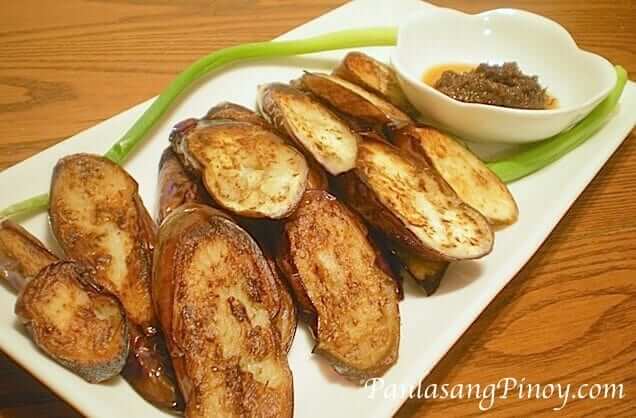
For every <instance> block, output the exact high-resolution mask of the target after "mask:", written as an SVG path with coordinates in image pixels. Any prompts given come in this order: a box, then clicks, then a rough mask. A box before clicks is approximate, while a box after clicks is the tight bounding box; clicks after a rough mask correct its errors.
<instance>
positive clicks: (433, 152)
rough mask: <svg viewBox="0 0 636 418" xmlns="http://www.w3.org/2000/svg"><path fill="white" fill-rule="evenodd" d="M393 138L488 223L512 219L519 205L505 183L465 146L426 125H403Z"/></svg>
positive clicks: (517, 214)
mask: <svg viewBox="0 0 636 418" xmlns="http://www.w3.org/2000/svg"><path fill="white" fill-rule="evenodd" d="M394 140H395V143H396V145H397V146H398V147H399V148H401V149H403V150H405V151H408V152H410V153H412V154H413V155H415V156H417V157H419V158H423V159H425V160H426V161H427V162H428V163H429V164H431V165H432V166H433V167H434V168H435V169H436V170H437V172H438V173H439V174H440V175H441V176H442V177H443V178H444V180H446V182H447V183H448V184H449V185H450V186H451V187H452V188H453V190H455V192H456V193H457V195H458V196H459V197H460V199H462V200H463V201H464V202H466V203H467V204H468V205H470V206H472V207H473V208H475V209H476V210H477V211H478V212H479V213H481V214H482V215H484V217H486V219H487V220H488V222H489V223H490V224H491V225H493V226H495V227H502V226H506V225H510V224H513V223H515V222H516V220H517V217H518V216H519V209H518V207H517V203H516V202H515V200H514V198H513V197H512V194H511V193H510V191H509V190H508V187H506V185H505V184H504V183H503V182H502V181H501V180H500V179H499V177H497V175H496V174H495V173H493V172H492V171H490V169H489V168H488V167H487V166H486V165H485V164H484V163H483V162H482V161H481V160H480V159H479V158H477V156H476V155H475V154H473V153H472V152H470V150H468V149H467V148H466V147H465V146H463V145H461V144H459V143H458V142H457V141H455V140H454V139H452V138H450V137H449V136H448V135H446V134H443V133H442V132H440V131H438V130H437V129H434V128H430V127H417V128H416V127H410V128H407V129H404V130H402V131H400V132H399V133H398V134H397V135H396V136H395V138H394Z"/></svg>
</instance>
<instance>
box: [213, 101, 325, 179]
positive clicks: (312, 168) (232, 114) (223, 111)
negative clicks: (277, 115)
mask: <svg viewBox="0 0 636 418" xmlns="http://www.w3.org/2000/svg"><path fill="white" fill-rule="evenodd" d="M205 119H209V120H231V121H234V122H246V123H251V124H253V125H258V126H260V127H261V128H265V129H268V130H271V131H272V132H275V133H277V134H278V135H282V134H280V133H279V132H278V131H277V130H276V129H274V127H273V126H272V125H270V124H269V123H268V122H267V121H266V120H265V119H263V118H262V117H261V115H259V114H258V113H256V112H254V111H252V110H250V109H248V108H246V107H243V106H241V105H238V104H235V103H231V102H224V103H221V104H218V105H216V106H214V107H213V108H212V109H210V110H209V111H208V113H207V114H206V115H205ZM292 143H293V141H292ZM307 164H308V166H309V174H308V175H307V190H310V189H320V190H327V188H328V187H329V182H328V180H327V175H326V174H325V172H324V170H323V169H322V167H320V165H319V164H318V163H316V161H315V160H314V159H313V158H308V159H307Z"/></svg>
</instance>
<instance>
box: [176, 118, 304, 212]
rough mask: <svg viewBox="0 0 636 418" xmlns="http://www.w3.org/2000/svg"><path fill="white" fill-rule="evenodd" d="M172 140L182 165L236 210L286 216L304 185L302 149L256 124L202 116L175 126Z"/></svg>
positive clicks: (220, 201)
mask: <svg viewBox="0 0 636 418" xmlns="http://www.w3.org/2000/svg"><path fill="white" fill-rule="evenodd" d="M171 141H172V143H173V149H174V150H175V152H176V153H177V154H178V155H179V158H180V159H181V161H182V162H183V163H184V165H186V167H187V168H188V169H189V170H191V171H193V172H195V173H198V174H200V175H201V177H202V180H203V184H204V185H205V187H206V189H207V190H208V192H209V193H210V195H211V197H212V198H213V199H214V201H215V202H216V203H218V204H219V205H220V206H221V207H223V208H224V209H227V210H229V211H231V212H233V213H235V214H237V215H240V216H246V217H252V218H271V219H279V218H284V217H286V216H288V215H289V214H290V213H291V212H292V211H293V210H294V209H295V208H296V205H297V204H298V201H299V200H300V197H301V196H302V193H303V192H304V191H305V187H306V184H307V172H308V168H307V162H306V161H305V158H304V157H303V155H302V154H301V153H300V152H298V151H297V150H296V149H295V148H293V147H291V146H290V145H288V144H286V143H285V140H284V139H282V138H280V137H279V136H277V135H276V134H274V133H273V132H271V131H269V130H267V129H264V128H262V127H260V126H257V125H254V124H251V123H246V122H234V121H225V120H219V121H214V120H212V121H208V120H201V121H197V122H196V123H194V124H192V125H189V126H188V127H187V128H186V129H183V128H178V129H176V130H175V131H174V132H173V134H172V137H171Z"/></svg>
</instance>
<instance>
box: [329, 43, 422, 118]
mask: <svg viewBox="0 0 636 418" xmlns="http://www.w3.org/2000/svg"><path fill="white" fill-rule="evenodd" d="M333 75H335V76H336V77H340V78H341V79H343V80H347V81H349V82H351V83H353V84H357V85H358V86H360V87H362V88H364V89H365V90H368V91H370V92H372V93H375V94H376V95H378V96H380V97H382V98H384V99H385V100H387V101H388V102H390V103H391V104H393V105H394V106H396V107H397V108H399V109H400V110H402V111H403V112H405V113H407V114H408V115H411V116H416V115H417V113H418V112H417V111H416V110H415V108H414V107H413V105H411V103H410V102H409V101H408V99H407V98H406V95H405V94H404V92H403V91H402V88H401V87H400V83H399V81H398V78H397V75H396V74H395V70H393V68H391V67H390V66H389V65H386V64H384V63H383V62H380V61H378V60H376V59H375V58H372V57H370V56H368V55H366V54H364V53H362V52H357V51H354V52H350V53H348V54H347V55H346V56H345V57H344V59H343V60H342V62H341V63H340V65H338V67H336V69H335V70H333Z"/></svg>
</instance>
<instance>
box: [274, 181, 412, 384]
mask: <svg viewBox="0 0 636 418" xmlns="http://www.w3.org/2000/svg"><path fill="white" fill-rule="evenodd" d="M381 257H382V256H381V254H380V252H379V251H378V250H377V249H376V248H375V247H374V246H373V245H372V243H371V242H370V241H369V239H368V232H367V230H366V228H365V227H364V225H363V223H362V221H361V220H360V219H359V218H358V217H357V216H356V215H354V214H353V213H352V212H351V211H350V210H349V209H347V208H346V207H345V206H344V205H343V204H342V203H340V202H338V201H337V200H336V198H334V197H333V196H332V195H330V194H329V193H327V192H324V191H308V192H307V193H305V196H304V197H303V200H302V202H301V204H300V206H299V207H298V209H297V210H296V212H295V213H294V215H292V217H290V218H289V219H288V220H287V222H286V223H285V226H284V233H283V240H282V242H281V247H280V252H279V255H278V256H277V261H278V264H279V266H280V268H281V270H282V271H283V273H284V274H285V276H286V278H287V280H288V282H289V283H290V285H291V287H292V289H293V291H294V294H295V296H296V300H297V302H298V303H299V309H300V310H301V314H302V317H303V318H304V319H305V320H306V321H307V322H308V323H309V325H310V327H311V329H312V331H313V334H314V339H315V340H316V345H315V347H314V352H316V353H318V354H320V355H322V356H323V357H325V358H326V359H327V360H328V361H329V362H330V363H331V364H332V365H333V367H334V369H335V370H336V371H337V372H338V373H340V374H342V375H343V376H346V377H347V378H350V379H352V380H356V381H362V380H364V379H368V378H371V377H376V376H381V375H382V374H383V373H384V372H385V371H386V370H388V369H389V368H390V367H391V366H392V365H393V364H394V363H395V362H396V360H397V354H398V346H399V341H400V314H399V309H398V294H397V290H396V285H395V283H394V282H393V280H392V278H391V277H390V276H389V275H388V274H387V272H386V271H385V268H384V266H385V265H386V264H385V262H384V260H382V259H381Z"/></svg>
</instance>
